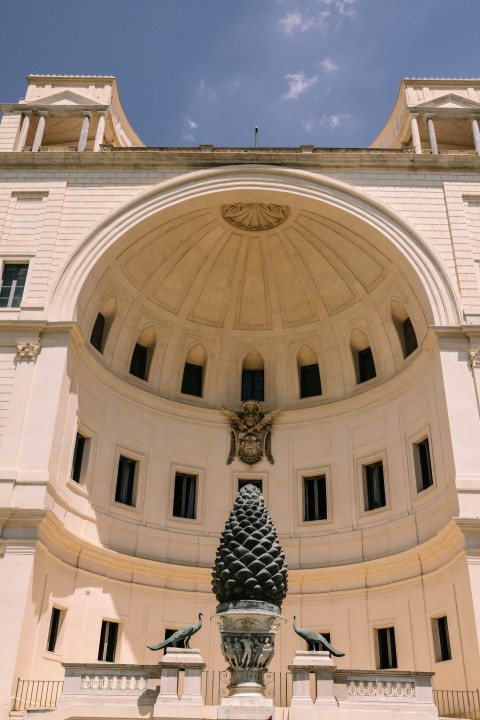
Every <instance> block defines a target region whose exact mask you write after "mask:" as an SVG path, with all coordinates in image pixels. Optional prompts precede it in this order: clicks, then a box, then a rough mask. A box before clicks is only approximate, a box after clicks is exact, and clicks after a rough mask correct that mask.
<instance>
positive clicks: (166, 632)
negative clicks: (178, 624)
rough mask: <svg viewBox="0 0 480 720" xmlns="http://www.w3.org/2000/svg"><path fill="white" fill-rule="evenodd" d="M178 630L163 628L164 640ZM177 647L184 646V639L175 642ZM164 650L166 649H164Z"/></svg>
mask: <svg viewBox="0 0 480 720" xmlns="http://www.w3.org/2000/svg"><path fill="white" fill-rule="evenodd" d="M177 631H178V628H177V630H175V629H173V628H165V638H164V639H165V640H168V638H171V637H172V635H173V634H174V633H176V632H177ZM177 647H178V648H184V647H185V640H180V642H178V643H177ZM164 652H166V649H165V650H164Z"/></svg>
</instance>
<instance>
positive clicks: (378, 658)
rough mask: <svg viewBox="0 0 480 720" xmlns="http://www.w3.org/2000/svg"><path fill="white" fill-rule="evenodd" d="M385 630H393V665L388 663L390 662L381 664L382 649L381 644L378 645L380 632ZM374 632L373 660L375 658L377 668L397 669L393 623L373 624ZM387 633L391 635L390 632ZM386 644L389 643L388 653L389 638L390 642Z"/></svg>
mask: <svg viewBox="0 0 480 720" xmlns="http://www.w3.org/2000/svg"><path fill="white" fill-rule="evenodd" d="M386 630H392V631H393V652H394V656H395V664H394V665H390V664H388V665H383V664H382V649H381V645H380V633H381V632H384V631H386ZM374 633H375V660H376V665H377V670H396V669H398V652H397V640H396V634H395V624H392V625H380V626H375V627H374ZM389 635H391V633H389ZM388 644H389V645H390V648H389V649H388V652H389V654H390V651H391V638H390V642H389V643H388ZM392 659H393V658H392Z"/></svg>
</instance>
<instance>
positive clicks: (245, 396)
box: [242, 369, 265, 402]
mask: <svg viewBox="0 0 480 720" xmlns="http://www.w3.org/2000/svg"><path fill="white" fill-rule="evenodd" d="M264 380H265V377H264V372H263V369H262V370H242V402H245V401H246V400H258V401H259V402H263V400H264V396H265V393H264Z"/></svg>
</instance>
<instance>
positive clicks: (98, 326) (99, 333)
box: [90, 312, 105, 352]
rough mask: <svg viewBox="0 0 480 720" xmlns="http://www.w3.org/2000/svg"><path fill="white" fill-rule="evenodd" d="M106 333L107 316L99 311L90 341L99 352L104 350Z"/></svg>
mask: <svg viewBox="0 0 480 720" xmlns="http://www.w3.org/2000/svg"><path fill="white" fill-rule="evenodd" d="M104 335H105V316H104V315H102V313H100V312H99V313H98V315H97V317H96V318H95V322H94V324H93V328H92V334H91V335H90V342H91V344H92V345H93V347H94V348H95V349H96V350H98V352H103V339H104Z"/></svg>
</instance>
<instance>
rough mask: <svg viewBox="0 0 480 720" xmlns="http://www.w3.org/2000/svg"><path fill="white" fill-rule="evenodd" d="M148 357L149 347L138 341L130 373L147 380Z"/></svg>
mask: <svg viewBox="0 0 480 720" xmlns="http://www.w3.org/2000/svg"><path fill="white" fill-rule="evenodd" d="M147 358H148V348H147V347H145V345H140V344H139V343H136V345H135V347H134V349H133V353H132V361H131V363H130V375H135V377H138V378H140V379H141V380H146V379H147Z"/></svg>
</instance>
